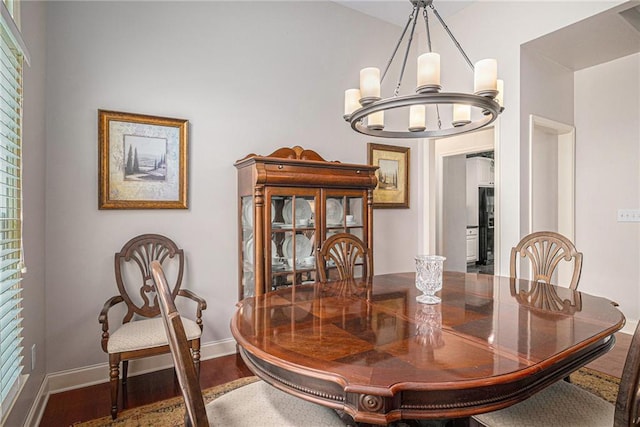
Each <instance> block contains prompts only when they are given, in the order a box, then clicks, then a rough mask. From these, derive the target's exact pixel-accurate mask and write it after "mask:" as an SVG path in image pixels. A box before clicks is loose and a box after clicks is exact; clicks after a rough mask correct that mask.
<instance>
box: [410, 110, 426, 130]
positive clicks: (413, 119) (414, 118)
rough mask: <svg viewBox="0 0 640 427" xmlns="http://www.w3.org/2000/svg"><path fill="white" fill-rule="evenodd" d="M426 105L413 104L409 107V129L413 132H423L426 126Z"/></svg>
mask: <svg viewBox="0 0 640 427" xmlns="http://www.w3.org/2000/svg"><path fill="white" fill-rule="evenodd" d="M425 111H426V109H425V106H424V105H412V106H411V107H409V130H410V131H411V132H422V131H423V130H425V129H426V128H427V127H426V116H425Z"/></svg>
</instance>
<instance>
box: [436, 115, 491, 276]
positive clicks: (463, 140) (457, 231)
mask: <svg viewBox="0 0 640 427" xmlns="http://www.w3.org/2000/svg"><path fill="white" fill-rule="evenodd" d="M495 138H496V130H495V129H494V127H491V128H488V129H483V130H480V131H477V132H473V133H468V134H463V135H458V136H455V137H449V138H443V139H437V140H435V141H434V156H433V159H434V163H435V164H434V169H435V170H434V172H435V174H434V175H435V176H434V178H435V193H436V198H435V199H436V203H435V209H434V210H435V221H434V224H433V227H434V228H435V230H433V234H432V235H435V239H434V242H433V248H435V252H432V253H438V254H442V255H444V256H446V257H447V261H445V268H446V269H447V270H450V271H462V272H466V271H467V249H472V248H473V245H474V243H469V246H468V245H467V233H468V231H467V230H468V228H467V225H469V224H467V206H466V188H467V183H466V159H467V155H472V156H473V155H474V154H475V155H477V154H478V153H489V152H491V153H493V152H495V151H494V146H495ZM493 161H494V162H495V159H494V160H493ZM495 165H496V163H494V168H495ZM456 171H457V172H456ZM494 172H495V173H494V177H495V180H494V184H493V185H494V187H497V184H498V177H499V174H498V173H497V172H498V171H497V170H495V171H494ZM460 174H462V176H463V177H465V178H464V179H463V180H462V182H463V183H462V184H461V179H460ZM447 176H449V177H451V176H453V178H452V179H448V178H447ZM461 194H464V196H462V197H461V196H460V195H461ZM493 201H494V203H493V206H494V212H496V213H497V211H498V209H497V207H498V203H499V199H498V191H497V188H496V192H495V193H494V198H493ZM498 227H499V224H498V220H497V218H495V216H494V227H493V235H494V236H499V234H498V232H497V231H498ZM478 231H479V229H478ZM471 240H473V238H471ZM498 246H499V239H498V238H494V239H493V254H496V253H499V251H498ZM475 247H477V241H476V242H475ZM469 259H470V258H469ZM493 259H494V263H493V267H494V269H496V271H499V270H498V265H497V264H498V263H499V259H498V258H497V257H495V256H494V257H493Z"/></svg>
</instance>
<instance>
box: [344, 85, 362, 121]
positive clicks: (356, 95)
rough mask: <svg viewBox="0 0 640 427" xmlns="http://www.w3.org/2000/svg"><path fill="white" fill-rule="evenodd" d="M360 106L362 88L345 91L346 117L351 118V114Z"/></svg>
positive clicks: (346, 118)
mask: <svg viewBox="0 0 640 427" xmlns="http://www.w3.org/2000/svg"><path fill="white" fill-rule="evenodd" d="M358 108H360V89H347V90H345V91H344V116H342V117H344V119H345V120H349V117H350V116H351V114H352V113H353V112H354V111H356V110H357V109H358Z"/></svg>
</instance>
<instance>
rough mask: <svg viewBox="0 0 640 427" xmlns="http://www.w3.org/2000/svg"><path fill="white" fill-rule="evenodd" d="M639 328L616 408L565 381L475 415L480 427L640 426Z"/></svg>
mask: <svg viewBox="0 0 640 427" xmlns="http://www.w3.org/2000/svg"><path fill="white" fill-rule="evenodd" d="M639 408H640V324H638V326H637V327H636V331H635V333H634V334H633V338H632V340H631V346H630V347H629V352H628V353H627V358H626V360H625V364H624V369H623V371H622V378H621V379H620V386H619V389H618V396H617V400H616V404H615V405H613V404H611V403H609V402H607V401H605V400H604V399H602V398H600V397H597V396H596V395H594V394H592V393H589V392H588V391H586V390H584V389H582V388H580V387H578V386H577V385H574V384H571V383H568V382H566V381H558V382H556V383H554V384H553V385H551V386H549V387H547V388H546V389H544V390H542V391H540V392H538V393H536V394H535V395H533V396H532V397H530V398H528V399H527V400H525V401H523V402H520V403H518V404H515V405H513V406H509V407H508V408H505V409H501V410H499V411H494V412H488V413H486V414H480V415H475V416H474V417H473V419H474V420H475V421H477V422H479V423H481V424H482V425H484V426H487V427H493V426H563V427H571V426H575V427H585V426H594V427H595V426H597V427H603V426H614V427H628V426H639V425H640V411H639Z"/></svg>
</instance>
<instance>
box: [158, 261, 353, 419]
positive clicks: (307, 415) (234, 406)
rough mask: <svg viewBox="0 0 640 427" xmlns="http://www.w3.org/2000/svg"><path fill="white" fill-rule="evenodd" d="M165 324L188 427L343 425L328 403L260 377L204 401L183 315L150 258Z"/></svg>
mask: <svg viewBox="0 0 640 427" xmlns="http://www.w3.org/2000/svg"><path fill="white" fill-rule="evenodd" d="M151 271H152V274H153V280H154V282H155V287H156V290H157V293H158V300H159V304H160V310H161V312H162V318H163V319H164V322H163V324H164V327H165V331H166V335H167V339H168V341H169V347H170V349H171V356H172V358H173V363H174V365H175V370H176V376H177V377H178V383H179V384H180V390H181V392H182V397H183V398H184V402H185V409H186V411H185V425H187V426H196V427H202V426H209V425H215V426H227V427H234V426H238V427H245V426H265V427H267V426H273V427H276V426H277V427H281V426H311V425H313V426H344V425H345V423H344V422H343V421H342V419H341V418H340V417H339V416H338V414H337V413H336V412H335V411H334V410H332V409H330V408H326V407H324V406H320V405H316V404H314V403H311V402H308V401H306V400H303V399H300V398H297V397H294V396H292V395H290V394H288V393H285V392H283V391H281V390H279V389H277V388H275V387H272V386H271V385H269V384H267V383H266V382H264V381H257V382H254V383H251V384H248V385H245V386H242V387H240V388H237V389H235V390H232V391H230V392H228V393H226V394H224V395H223V396H221V397H218V398H217V399H215V400H213V401H212V402H210V403H208V404H206V405H205V404H204V399H203V397H202V390H201V389H200V384H199V381H198V373H197V370H196V368H195V365H194V361H193V358H192V357H191V353H192V351H193V349H192V348H191V347H190V346H189V343H188V340H187V336H186V332H185V328H184V326H183V323H182V322H183V320H184V319H183V318H182V317H181V316H180V314H179V313H178V310H177V308H176V305H175V303H174V301H173V298H172V297H171V290H170V288H169V286H168V284H167V280H166V277H165V275H164V271H163V269H162V265H161V264H160V263H159V262H157V261H154V262H152V263H151Z"/></svg>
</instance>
